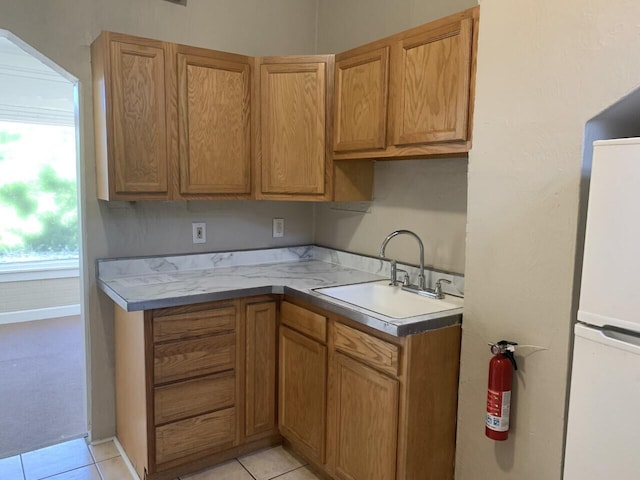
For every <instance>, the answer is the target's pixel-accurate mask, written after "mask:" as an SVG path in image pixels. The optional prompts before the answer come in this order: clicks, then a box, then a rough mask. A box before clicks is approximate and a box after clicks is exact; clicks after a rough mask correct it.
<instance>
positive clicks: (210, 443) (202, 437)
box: [156, 408, 236, 465]
mask: <svg viewBox="0 0 640 480" xmlns="http://www.w3.org/2000/svg"><path fill="white" fill-rule="evenodd" d="M235 438H236V410H235V408H227V409H225V410H220V411H218V412H213V413H207V414H206V415H200V416H199V417H194V418H189V419H187V420H181V421H179V422H174V423H169V424H168V425H163V426H162V427H158V428H156V463H157V464H158V465H162V464H163V463H166V462H170V461H172V460H176V459H180V458H183V457H187V456H189V455H194V454H197V453H200V452H201V453H202V454H203V455H209V454H211V453H215V452H218V451H222V450H226V449H227V448H231V447H232V446H233V445H234V444H235Z"/></svg>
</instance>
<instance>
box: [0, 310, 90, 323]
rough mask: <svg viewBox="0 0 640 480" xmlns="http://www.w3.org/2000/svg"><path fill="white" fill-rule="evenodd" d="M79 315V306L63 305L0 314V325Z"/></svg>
mask: <svg viewBox="0 0 640 480" xmlns="http://www.w3.org/2000/svg"><path fill="white" fill-rule="evenodd" d="M74 315H80V305H64V306H62V307H48V308H37V309H35V310H20V311H17V312H3V313H0V325H6V324H8V323H20V322H32V321H34V320H47V319H49V318H60V317H72V316H74Z"/></svg>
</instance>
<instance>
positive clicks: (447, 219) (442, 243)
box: [315, 158, 467, 273]
mask: <svg viewBox="0 0 640 480" xmlns="http://www.w3.org/2000/svg"><path fill="white" fill-rule="evenodd" d="M338 208H340V209H338ZM338 208H336V206H334V205H332V204H317V205H316V235H315V239H316V243H318V244H320V245H328V246H331V247H334V248H339V249H341V250H348V251H351V252H357V253H364V254H368V255H378V252H379V250H380V245H381V243H382V241H383V240H384V238H385V237H386V236H387V235H388V234H389V233H391V232H392V231H393V230H399V229H409V230H412V231H414V232H415V233H417V234H418V236H419V237H420V238H421V239H422V241H423V243H424V257H425V264H426V265H431V266H435V267H436V268H438V269H441V270H447V271H452V272H456V273H464V250H465V228H466V223H467V216H466V213H467V160H466V159H465V158H453V159H430V160H401V161H397V160H394V161H391V162H377V163H376V166H375V183H374V193H373V201H372V202H371V205H370V206H369V209H368V211H367V212H366V213H361V212H356V211H345V210H341V208H343V206H342V205H338ZM385 253H386V256H387V257H389V258H395V259H397V260H402V261H404V262H408V263H412V264H417V263H418V258H419V255H418V246H417V243H416V241H415V240H414V239H413V238H410V237H407V236H400V237H397V238H395V239H394V240H392V241H391V242H390V243H389V245H388V247H387V249H386V252H385Z"/></svg>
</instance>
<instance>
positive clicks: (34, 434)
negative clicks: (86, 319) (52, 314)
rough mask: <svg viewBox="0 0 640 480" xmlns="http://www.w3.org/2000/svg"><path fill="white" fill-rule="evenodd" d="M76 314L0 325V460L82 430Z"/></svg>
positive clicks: (81, 373)
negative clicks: (74, 315)
mask: <svg viewBox="0 0 640 480" xmlns="http://www.w3.org/2000/svg"><path fill="white" fill-rule="evenodd" d="M83 335H84V334H83V329H82V321H81V319H80V317H79V316H76V317H65V318H54V319H49V320H38V321H34V322H23V323H14V324H9V325H0V458H5V457H8V456H11V455H16V454H19V453H23V452H27V451H30V450H34V449H37V448H41V447H44V446H48V445H53V444H55V443H59V442H61V441H64V440H68V439H71V438H77V437H80V436H83V435H85V434H86V432H87V425H86V401H85V373H84V336H83Z"/></svg>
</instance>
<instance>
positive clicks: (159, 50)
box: [91, 32, 252, 200]
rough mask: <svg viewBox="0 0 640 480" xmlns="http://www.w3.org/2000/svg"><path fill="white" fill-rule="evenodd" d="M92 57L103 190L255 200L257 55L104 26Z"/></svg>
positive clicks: (123, 195) (111, 196) (140, 196)
mask: <svg viewBox="0 0 640 480" xmlns="http://www.w3.org/2000/svg"><path fill="white" fill-rule="evenodd" d="M91 61H92V69H93V86H94V125H95V133H96V145H97V147H96V149H97V152H96V158H97V172H98V173H97V175H98V198H101V199H103V200H173V199H185V200H190V199H218V198H251V195H252V192H251V120H250V118H251V68H252V66H251V62H250V59H249V57H245V56H242V55H234V54H230V53H225V52H217V51H214V50H207V49H202V48H195V47H188V46H184V45H176V44H172V43H166V42H160V41H156V40H149V39H144V38H138V37H133V36H129V35H122V34H117V33H111V32H103V33H102V34H101V35H100V37H98V39H97V40H96V41H95V42H94V43H93V44H92V46H91Z"/></svg>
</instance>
